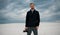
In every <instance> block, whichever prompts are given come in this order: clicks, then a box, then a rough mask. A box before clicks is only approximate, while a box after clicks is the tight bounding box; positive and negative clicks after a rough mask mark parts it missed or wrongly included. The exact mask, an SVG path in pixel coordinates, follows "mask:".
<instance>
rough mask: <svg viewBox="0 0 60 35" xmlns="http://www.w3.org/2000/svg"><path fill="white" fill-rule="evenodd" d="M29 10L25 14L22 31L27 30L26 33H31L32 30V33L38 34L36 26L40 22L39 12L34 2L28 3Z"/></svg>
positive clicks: (28, 34)
mask: <svg viewBox="0 0 60 35" xmlns="http://www.w3.org/2000/svg"><path fill="white" fill-rule="evenodd" d="M30 8H31V9H30V11H28V12H27V15H26V25H25V30H24V32H27V35H31V32H32V31H33V33H34V35H38V28H39V22H40V15H39V12H38V11H36V10H35V8H34V3H30Z"/></svg>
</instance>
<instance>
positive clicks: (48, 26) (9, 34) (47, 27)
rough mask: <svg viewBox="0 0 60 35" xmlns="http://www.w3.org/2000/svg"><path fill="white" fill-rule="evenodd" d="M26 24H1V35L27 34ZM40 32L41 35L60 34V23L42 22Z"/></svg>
mask: <svg viewBox="0 0 60 35" xmlns="http://www.w3.org/2000/svg"><path fill="white" fill-rule="evenodd" d="M24 26H25V24H24V23H9V24H8V23H7V24H0V35H26V33H23V30H24ZM38 32H39V35H60V23H49V22H45V23H44V22H41V23H40V26H39V29H38ZM32 35H33V33H32Z"/></svg>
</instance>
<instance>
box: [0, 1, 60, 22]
mask: <svg viewBox="0 0 60 35" xmlns="http://www.w3.org/2000/svg"><path fill="white" fill-rule="evenodd" d="M31 2H33V3H35V9H36V10H38V11H39V13H40V19H41V22H59V21H60V0H0V23H1V22H25V17H26V13H27V11H29V10H30V8H29V3H31Z"/></svg>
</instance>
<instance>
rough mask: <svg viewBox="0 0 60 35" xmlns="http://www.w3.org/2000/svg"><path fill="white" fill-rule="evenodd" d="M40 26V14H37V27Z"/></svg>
mask: <svg viewBox="0 0 60 35" xmlns="http://www.w3.org/2000/svg"><path fill="white" fill-rule="evenodd" d="M39 24H40V14H39V12H38V13H37V24H36V26H39Z"/></svg>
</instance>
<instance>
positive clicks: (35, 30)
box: [27, 27, 38, 35]
mask: <svg viewBox="0 0 60 35" xmlns="http://www.w3.org/2000/svg"><path fill="white" fill-rule="evenodd" d="M32 31H33V33H34V35H38V31H37V29H36V28H35V27H29V28H28V32H27V35H31V33H32Z"/></svg>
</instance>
